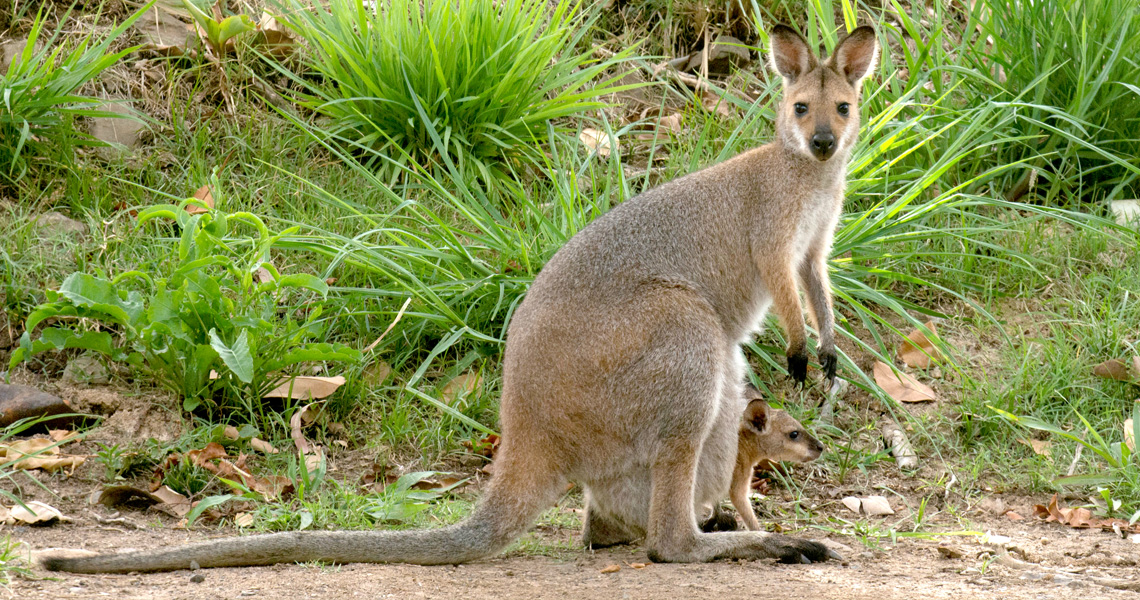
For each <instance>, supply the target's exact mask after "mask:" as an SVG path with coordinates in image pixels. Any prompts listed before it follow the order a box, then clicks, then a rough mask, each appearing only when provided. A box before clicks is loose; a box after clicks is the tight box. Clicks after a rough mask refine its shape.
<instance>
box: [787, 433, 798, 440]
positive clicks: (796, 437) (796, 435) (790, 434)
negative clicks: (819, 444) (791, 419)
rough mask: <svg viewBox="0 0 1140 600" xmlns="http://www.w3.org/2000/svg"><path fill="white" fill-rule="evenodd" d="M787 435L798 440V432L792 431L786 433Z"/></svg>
mask: <svg viewBox="0 0 1140 600" xmlns="http://www.w3.org/2000/svg"><path fill="white" fill-rule="evenodd" d="M788 437H790V438H792V439H793V440H798V439H800V432H798V431H793V432H791V433H789V434H788Z"/></svg>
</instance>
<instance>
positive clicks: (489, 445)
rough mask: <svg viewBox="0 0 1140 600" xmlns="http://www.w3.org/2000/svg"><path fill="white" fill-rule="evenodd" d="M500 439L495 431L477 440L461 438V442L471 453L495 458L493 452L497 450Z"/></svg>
mask: <svg viewBox="0 0 1140 600" xmlns="http://www.w3.org/2000/svg"><path fill="white" fill-rule="evenodd" d="M500 443H502V440H501V439H500V438H499V435H498V434H497V433H491V434H488V435H487V437H485V438H483V439H481V440H479V441H477V442H470V441H468V440H463V442H462V444H463V446H464V447H465V448H467V449H468V450H470V451H471V453H472V454H478V455H480V456H485V457H487V458H491V459H493V458H495V453H496V452H498V450H499V444H500Z"/></svg>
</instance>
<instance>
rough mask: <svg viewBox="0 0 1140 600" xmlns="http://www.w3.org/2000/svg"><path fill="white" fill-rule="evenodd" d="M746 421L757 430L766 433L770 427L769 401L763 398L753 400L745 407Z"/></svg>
mask: <svg viewBox="0 0 1140 600" xmlns="http://www.w3.org/2000/svg"><path fill="white" fill-rule="evenodd" d="M744 422H745V423H746V424H748V425H749V426H750V427H752V428H753V429H755V430H756V432H757V433H764V432H765V431H767V429H768V403H767V402H765V401H763V400H753V401H751V402H749V403H748V408H745V409H744Z"/></svg>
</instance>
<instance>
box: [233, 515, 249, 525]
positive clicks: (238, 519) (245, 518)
mask: <svg viewBox="0 0 1140 600" xmlns="http://www.w3.org/2000/svg"><path fill="white" fill-rule="evenodd" d="M234 525H237V526H238V527H249V526H250V525H253V514H252V513H247V512H240V513H238V514H236V515H234Z"/></svg>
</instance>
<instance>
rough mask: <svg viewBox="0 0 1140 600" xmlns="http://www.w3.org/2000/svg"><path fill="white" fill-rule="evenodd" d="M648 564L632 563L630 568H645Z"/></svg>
mask: <svg viewBox="0 0 1140 600" xmlns="http://www.w3.org/2000/svg"><path fill="white" fill-rule="evenodd" d="M648 566H649V565H647V564H645V563H630V565H629V568H631V569H644V568H645V567H648Z"/></svg>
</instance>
